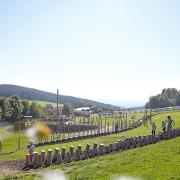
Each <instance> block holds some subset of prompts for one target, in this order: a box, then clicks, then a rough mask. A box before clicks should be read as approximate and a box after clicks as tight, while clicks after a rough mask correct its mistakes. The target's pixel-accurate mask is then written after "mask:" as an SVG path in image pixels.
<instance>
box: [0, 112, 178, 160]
mask: <svg viewBox="0 0 180 180" xmlns="http://www.w3.org/2000/svg"><path fill="white" fill-rule="evenodd" d="M169 114H170V115H171V116H172V117H173V118H174V120H175V121H176V127H180V111H177V112H174V111H172V112H168V113H163V114H159V115H158V116H155V117H153V121H155V122H156V124H157V126H158V129H157V131H158V132H159V131H160V130H161V120H162V119H164V118H166V116H167V115H169ZM150 132H151V125H150V124H148V125H147V126H141V127H139V128H136V129H133V130H130V131H126V132H123V133H119V134H113V135H109V136H101V137H97V138H93V139H86V140H80V141H74V142H70V143H63V144H59V145H58V144H55V145H48V146H43V147H38V148H36V150H37V151H40V150H42V149H45V150H47V149H49V148H52V149H54V148H55V147H63V146H64V147H66V148H67V149H69V147H70V146H71V145H74V146H75V148H76V146H77V145H79V144H81V145H83V147H85V146H86V144H87V143H90V144H92V143H94V142H97V143H104V144H107V145H108V144H109V143H112V142H115V141H116V140H118V139H121V138H123V137H126V136H136V135H144V134H149V133H150ZM16 136H17V135H16ZM16 136H14V135H13V137H16ZM22 136H24V135H22ZM11 137H12V136H11ZM22 139H23V142H24V143H23V145H24V146H25V145H26V142H28V140H27V138H26V137H25V136H24V138H22ZM16 142H17V137H16V139H13V143H12V142H11V139H8V141H5V142H4V146H7V147H10V146H14V147H17V145H16ZM26 152H27V150H25V149H23V150H20V151H17V152H15V153H12V154H4V155H0V161H4V160H8V159H23V158H24V157H25V154H26Z"/></svg>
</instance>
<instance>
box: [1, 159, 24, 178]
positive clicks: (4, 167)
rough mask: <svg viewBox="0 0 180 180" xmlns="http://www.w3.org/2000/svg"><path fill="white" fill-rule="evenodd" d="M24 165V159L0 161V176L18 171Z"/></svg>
mask: <svg viewBox="0 0 180 180" xmlns="http://www.w3.org/2000/svg"><path fill="white" fill-rule="evenodd" d="M23 167H24V160H9V161H4V162H3V163H0V177H1V176H7V175H12V174H15V173H18V171H20V170H21V169H22V168H23Z"/></svg>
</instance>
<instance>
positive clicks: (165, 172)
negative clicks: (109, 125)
mask: <svg viewBox="0 0 180 180" xmlns="http://www.w3.org/2000/svg"><path fill="white" fill-rule="evenodd" d="M179 144H180V137H178V138H176V139H172V140H168V141H163V142H160V143H158V144H153V145H149V146H146V147H142V148H137V149H133V150H129V151H125V152H122V153H115V154H111V155H107V156H101V157H98V158H94V159H88V160H84V161H79V162H73V163H70V164H66V165H57V166H51V167H49V168H47V169H38V170H32V171H30V172H20V173H18V175H17V176H16V178H18V179H34V177H39V176H41V175H43V174H44V171H47V170H51V169H63V170H64V171H65V173H66V174H67V175H68V176H69V179H73V180H86V179H89V180H98V179H99V180H100V179H101V180H108V179H111V178H112V176H113V175H118V176H122V175H126V176H134V177H139V178H142V179H146V180H157V179H158V180H170V179H171V180H178V179H180V170H179V167H180V146H179Z"/></svg>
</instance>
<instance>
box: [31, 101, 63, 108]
mask: <svg viewBox="0 0 180 180" xmlns="http://www.w3.org/2000/svg"><path fill="white" fill-rule="evenodd" d="M28 101H29V103H32V102H36V103H38V104H40V105H41V106H43V107H45V106H46V104H51V105H52V106H53V107H56V106H57V104H56V103H53V102H46V101H31V100H28ZM59 107H63V104H59Z"/></svg>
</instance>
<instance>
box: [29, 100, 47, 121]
mask: <svg viewBox="0 0 180 180" xmlns="http://www.w3.org/2000/svg"><path fill="white" fill-rule="evenodd" d="M30 114H31V116H32V117H33V118H39V117H40V116H43V115H44V113H43V110H42V107H41V106H40V105H39V104H37V103H36V102H32V104H31V105H30Z"/></svg>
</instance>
